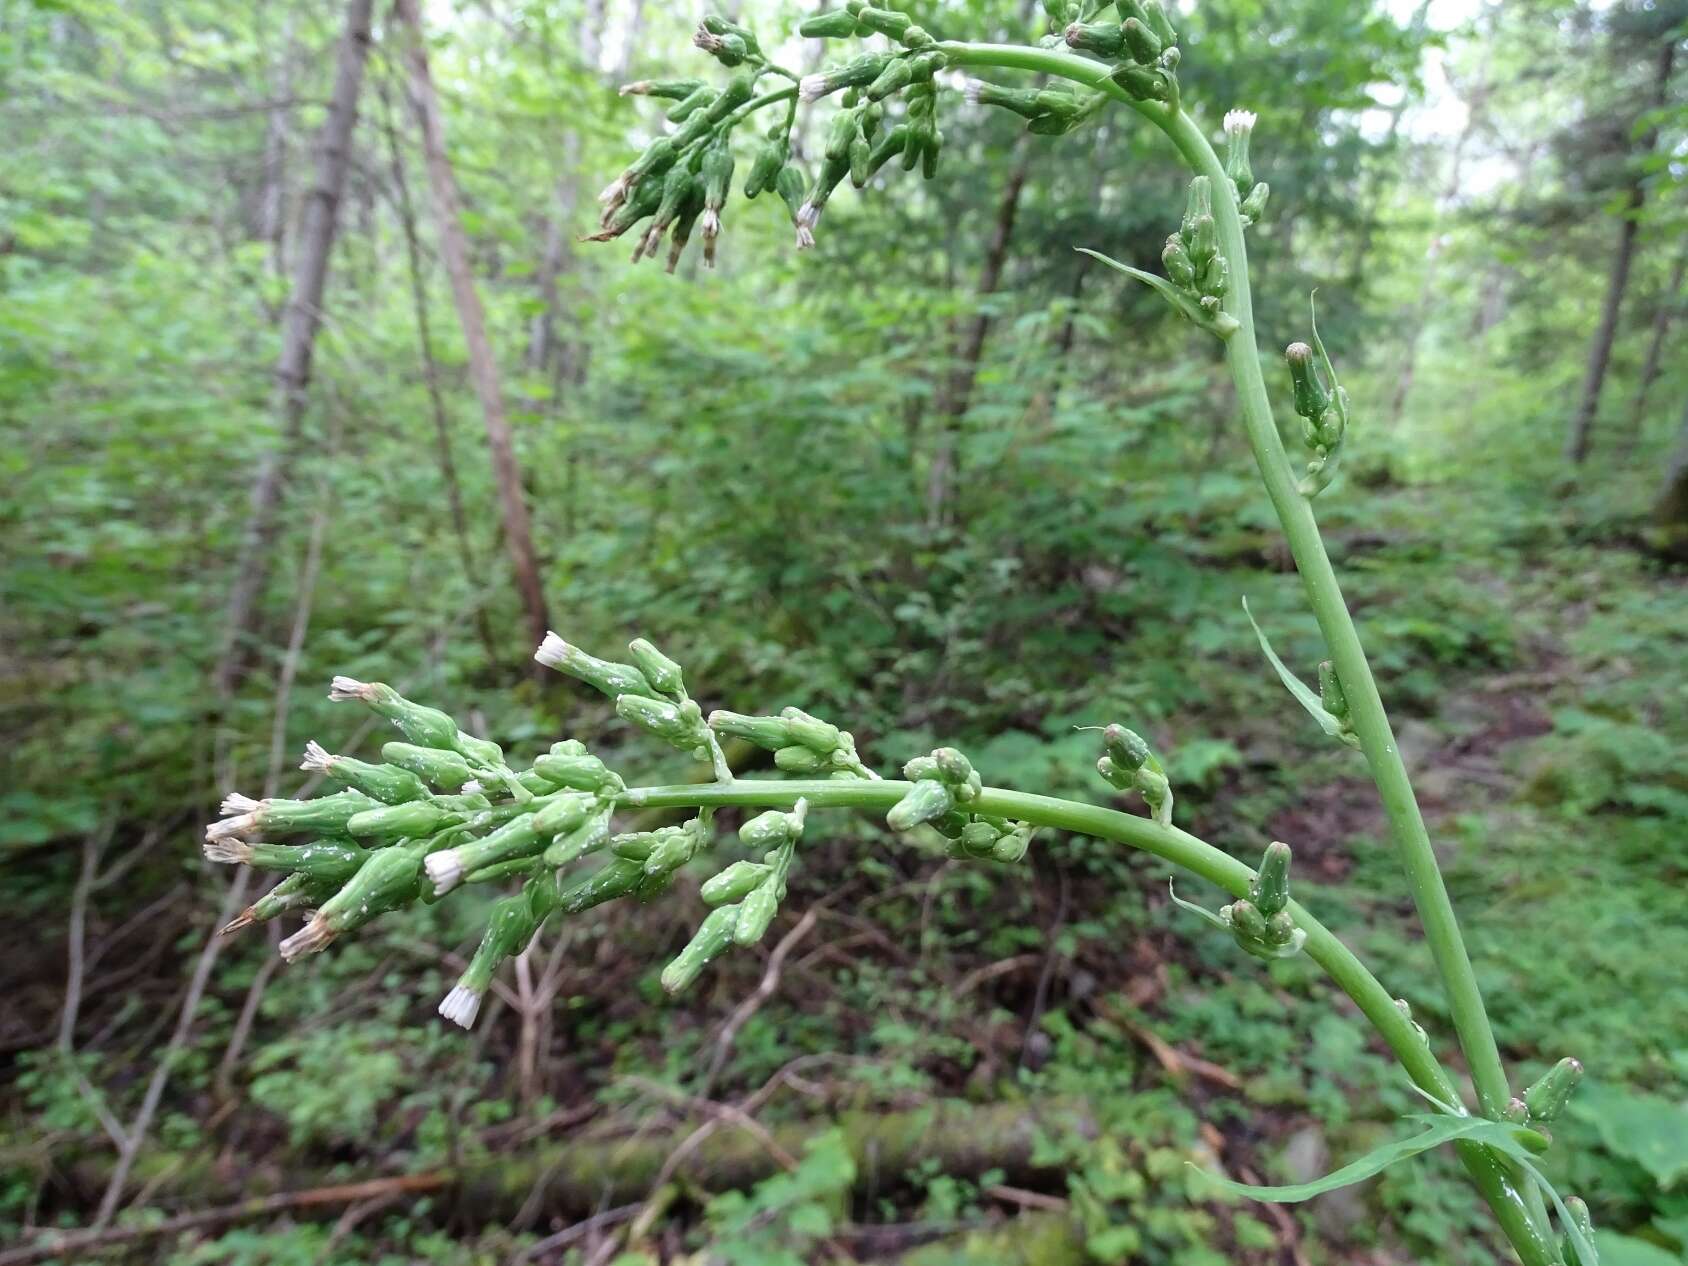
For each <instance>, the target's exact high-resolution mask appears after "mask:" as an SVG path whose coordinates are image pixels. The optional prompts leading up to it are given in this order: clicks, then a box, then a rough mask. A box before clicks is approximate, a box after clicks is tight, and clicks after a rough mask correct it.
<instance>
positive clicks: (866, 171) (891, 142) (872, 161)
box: [850, 123, 909, 189]
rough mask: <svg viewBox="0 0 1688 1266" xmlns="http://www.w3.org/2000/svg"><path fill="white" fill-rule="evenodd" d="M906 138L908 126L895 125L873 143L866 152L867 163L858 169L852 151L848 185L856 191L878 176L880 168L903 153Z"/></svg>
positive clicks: (902, 124)
mask: <svg viewBox="0 0 1688 1266" xmlns="http://www.w3.org/2000/svg"><path fill="white" fill-rule="evenodd" d="M908 136H909V131H908V125H907V124H906V123H899V124H897V126H896V127H894V128H892V129H890V130H889V131H888V132H886V133H885V135H884V136H882V137H880V138H879V139H878V140H877V141H875V142H874V143H873V146H872V148H871V149H869V150H868V155H867V161H866V162H865V163H862V164H860V166H859V169H858V164H857V161H856V155H855V151H854V150H852V151H851V153H850V183H851V184H853V185H855V186H856V188H858V189H860V188H862V187H863V186H865V185H866V184H867V182H868V181H870V180H872V179H873V178H874V177H875V176H876V175H878V174H879V169H880V168H881V167H883V166H885V164H886V163H888V162H890V161H891V160H892V159H893V158H895V157H896V156H897V155H898V154H900V153H902V152H903V147H904V146H905V145H907V144H908Z"/></svg>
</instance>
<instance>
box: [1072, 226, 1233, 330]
mask: <svg viewBox="0 0 1688 1266" xmlns="http://www.w3.org/2000/svg"><path fill="white" fill-rule="evenodd" d="M1074 249H1076V250H1077V251H1078V253H1079V254H1081V255H1088V256H1090V258H1092V259H1094V260H1098V261H1100V262H1101V263H1104V264H1106V265H1107V266H1108V267H1109V268H1112V269H1115V270H1116V271H1118V272H1122V273H1124V274H1125V275H1126V276H1127V277H1135V278H1136V279H1137V280H1138V281H1140V282H1142V283H1143V284H1144V285H1145V286H1148V287H1150V288H1151V289H1152V290H1154V292H1155V293H1156V294H1158V295H1160V297H1161V298H1163V299H1165V300H1166V301H1167V302H1168V303H1170V304H1171V305H1172V306H1173V307H1174V308H1176V309H1177V310H1178V311H1179V312H1180V313H1182V314H1183V315H1184V316H1185V317H1187V318H1189V320H1190V321H1191V322H1192V323H1194V324H1196V325H1199V326H1201V328H1202V329H1204V330H1207V331H1208V332H1209V333H1211V334H1215V335H1217V336H1218V337H1220V338H1222V339H1227V338H1230V337H1231V335H1233V334H1235V333H1236V332H1237V319H1236V318H1235V317H1233V316H1231V315H1230V314H1229V313H1226V312H1219V313H1215V314H1213V315H1212V316H1210V315H1208V314H1207V313H1206V312H1203V311H1202V310H1201V307H1200V306H1199V305H1197V304H1196V303H1195V301H1194V300H1192V299H1191V298H1190V296H1189V295H1187V294H1185V293H1184V292H1183V291H1182V290H1180V289H1178V288H1177V287H1176V286H1174V285H1173V284H1172V283H1171V282H1170V281H1168V280H1167V279H1166V278H1165V277H1157V276H1156V275H1155V274H1154V273H1146V272H1144V271H1143V270H1142V269H1141V268H1133V267H1132V266H1131V265H1130V264H1122V263H1120V262H1119V260H1117V259H1112V258H1110V257H1109V256H1107V255H1104V254H1102V253H1101V252H1100V251H1093V250H1091V249H1090V248H1089V247H1085V246H1079V247H1075V248H1074Z"/></svg>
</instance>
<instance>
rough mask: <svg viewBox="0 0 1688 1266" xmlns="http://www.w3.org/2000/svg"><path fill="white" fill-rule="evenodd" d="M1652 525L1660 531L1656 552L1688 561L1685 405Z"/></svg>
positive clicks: (1687, 414)
mask: <svg viewBox="0 0 1688 1266" xmlns="http://www.w3.org/2000/svg"><path fill="white" fill-rule="evenodd" d="M1653 522H1654V523H1655V524H1656V525H1657V526H1658V529H1659V542H1658V548H1659V552H1660V553H1661V554H1663V555H1665V556H1666V557H1667V558H1673V559H1676V560H1677V561H1678V562H1688V402H1685V403H1684V404H1683V407H1682V422H1681V429H1680V430H1679V432H1678V434H1677V437H1676V451H1675V452H1673V453H1672V454H1671V457H1670V464H1669V465H1668V466H1667V467H1666V468H1665V482H1664V487H1663V488H1662V489H1660V491H1659V499H1658V500H1657V501H1656V502H1654V503H1653Z"/></svg>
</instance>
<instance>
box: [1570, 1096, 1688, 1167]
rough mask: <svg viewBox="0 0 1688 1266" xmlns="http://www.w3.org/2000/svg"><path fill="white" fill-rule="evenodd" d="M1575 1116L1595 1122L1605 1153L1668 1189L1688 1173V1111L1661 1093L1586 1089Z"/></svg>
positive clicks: (1575, 1104)
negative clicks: (1635, 1166)
mask: <svg viewBox="0 0 1688 1266" xmlns="http://www.w3.org/2000/svg"><path fill="white" fill-rule="evenodd" d="M1571 1111H1572V1113H1573V1114H1574V1115H1575V1116H1577V1117H1579V1118H1581V1119H1582V1120H1584V1121H1588V1122H1589V1123H1591V1124H1592V1125H1593V1126H1594V1128H1595V1130H1596V1131H1597V1132H1598V1133H1599V1135H1600V1141H1601V1142H1602V1143H1604V1144H1605V1145H1606V1149H1607V1150H1608V1151H1610V1152H1613V1153H1615V1154H1617V1155H1619V1156H1623V1157H1627V1158H1628V1159H1629V1160H1632V1161H1634V1162H1635V1163H1636V1164H1638V1165H1640V1166H1641V1167H1642V1168H1643V1169H1645V1170H1646V1171H1647V1172H1648V1173H1649V1174H1651V1175H1652V1176H1653V1180H1654V1181H1655V1182H1657V1183H1658V1184H1659V1186H1660V1187H1662V1188H1664V1189H1666V1190H1669V1189H1670V1188H1671V1187H1673V1186H1675V1185H1676V1183H1677V1181H1678V1180H1679V1179H1681V1178H1682V1177H1683V1175H1685V1174H1688V1108H1685V1107H1684V1106H1683V1105H1682V1104H1680V1103H1673V1102H1671V1101H1670V1100H1669V1099H1663V1098H1660V1097H1659V1096H1658V1095H1645V1094H1636V1093H1633V1092H1631V1091H1627V1090H1617V1089H1614V1088H1611V1087H1608V1086H1599V1085H1596V1086H1588V1087H1585V1088H1584V1090H1583V1092H1582V1093H1581V1094H1580V1095H1578V1096H1577V1098H1576V1099H1574V1100H1572V1108H1571Z"/></svg>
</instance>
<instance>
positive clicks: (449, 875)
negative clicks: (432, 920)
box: [422, 848, 463, 897]
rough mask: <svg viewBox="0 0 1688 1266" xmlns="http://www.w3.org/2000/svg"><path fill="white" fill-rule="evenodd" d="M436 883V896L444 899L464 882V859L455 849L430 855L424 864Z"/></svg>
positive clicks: (430, 877)
mask: <svg viewBox="0 0 1688 1266" xmlns="http://www.w3.org/2000/svg"><path fill="white" fill-rule="evenodd" d="M422 866H423V868H424V869H425V870H426V871H427V872H428V878H429V879H431V880H433V882H434V895H435V896H436V897H443V896H445V894H446V893H448V892H450V891H451V890H452V889H453V888H455V887H457V885H458V884H459V883H461V882H462V880H463V859H462V857H461V856H460V855H459V854H458V852H457V850H456V849H455V848H448V849H445V850H443V851H441V852H438V853H430V854H428V856H427V857H426V858H424V859H423V862H422Z"/></svg>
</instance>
